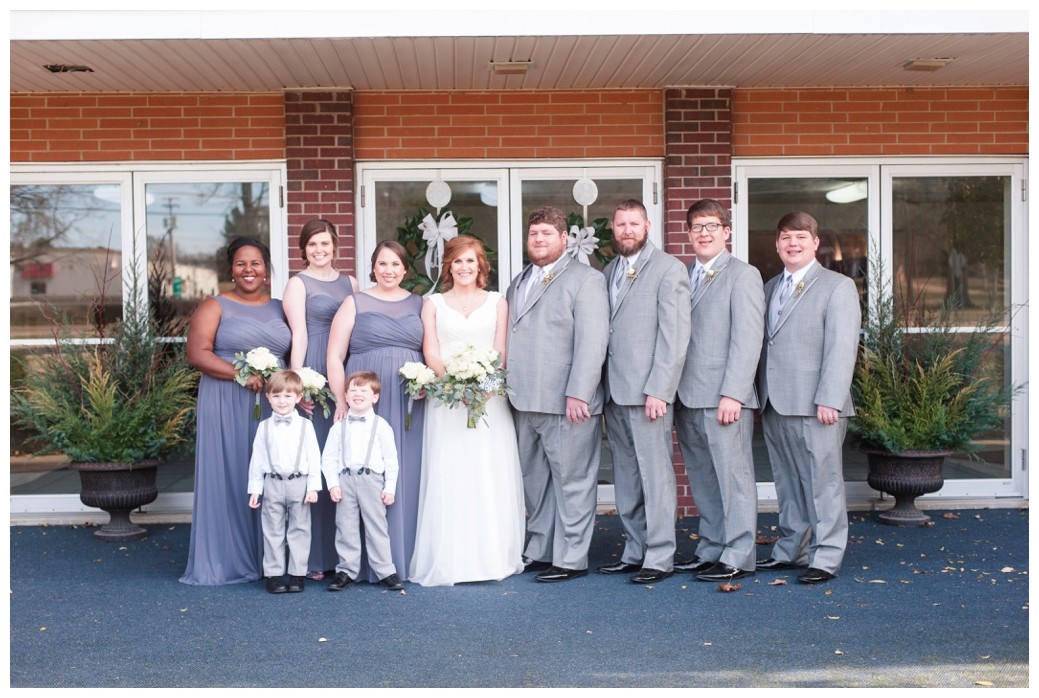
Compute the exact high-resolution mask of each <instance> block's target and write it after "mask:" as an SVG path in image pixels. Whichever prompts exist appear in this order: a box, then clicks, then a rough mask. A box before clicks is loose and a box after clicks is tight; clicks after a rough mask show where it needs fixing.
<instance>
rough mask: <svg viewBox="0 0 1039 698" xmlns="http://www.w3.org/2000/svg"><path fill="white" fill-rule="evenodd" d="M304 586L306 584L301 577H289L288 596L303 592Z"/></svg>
mask: <svg viewBox="0 0 1039 698" xmlns="http://www.w3.org/2000/svg"><path fill="white" fill-rule="evenodd" d="M304 584H306V582H305V581H304V580H303V577H294V576H292V575H290V576H289V586H288V589H287V591H288V592H289V593H290V594H295V593H297V592H300V591H303V585H304Z"/></svg>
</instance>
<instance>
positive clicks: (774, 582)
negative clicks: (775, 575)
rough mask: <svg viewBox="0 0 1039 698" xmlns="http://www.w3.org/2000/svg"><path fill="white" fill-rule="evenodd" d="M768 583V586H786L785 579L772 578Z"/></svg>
mask: <svg viewBox="0 0 1039 698" xmlns="http://www.w3.org/2000/svg"><path fill="white" fill-rule="evenodd" d="M768 585H769V586H770V587H782V586H786V580H785V579H773V580H772V581H771V582H769V583H768Z"/></svg>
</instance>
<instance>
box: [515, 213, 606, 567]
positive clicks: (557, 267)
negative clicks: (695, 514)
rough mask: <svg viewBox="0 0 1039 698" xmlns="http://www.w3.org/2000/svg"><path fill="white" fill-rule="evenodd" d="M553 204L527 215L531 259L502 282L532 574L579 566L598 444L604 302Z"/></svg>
mask: <svg viewBox="0 0 1039 698" xmlns="http://www.w3.org/2000/svg"><path fill="white" fill-rule="evenodd" d="M567 238H568V236H567V230H566V218H565V217H564V216H563V212H562V211H560V210H559V209H556V208H551V207H544V208H539V209H535V210H534V211H532V212H531V214H530V216H529V218H528V219H527V257H528V258H529V259H530V264H529V265H528V266H527V267H526V269H524V270H523V272H522V273H520V274H519V275H518V276H517V277H516V278H515V279H514V280H513V282H512V285H510V286H509V290H508V294H507V296H506V298H507V299H508V302H509V336H508V353H507V356H508V362H509V363H508V368H509V385H511V386H512V388H513V392H512V394H511V395H510V396H509V401H510V402H511V403H512V406H513V408H514V410H515V422H516V437H517V442H518V444H519V456H520V464H521V467H522V469H523V492H524V495H525V497H526V503H527V514H528V516H527V532H528V533H529V534H530V542H529V543H528V544H527V548H526V550H525V551H524V563H525V567H524V571H525V572H530V571H539V572H540V573H539V574H538V575H537V576H536V577H535V579H537V581H539V582H564V581H567V580H570V579H575V578H577V577H583V576H585V575H586V574H588V548H589V546H590V545H591V542H592V529H593V526H594V523H595V504H596V490H597V484H598V478H597V474H598V471H599V452H600V446H601V443H602V418H601V416H600V415H602V409H603V390H602V385H601V381H602V365H603V360H604V359H605V358H606V343H607V332H608V328H609V320H608V314H609V305H608V300H607V298H606V281H605V280H604V279H603V275H602V274H601V273H599V272H598V271H596V270H595V269H592V268H591V267H590V266H587V265H585V264H582V263H580V262H578V261H577V260H575V259H573V258H572V257H571V256H570V255H567V254H565V253H566V247H567Z"/></svg>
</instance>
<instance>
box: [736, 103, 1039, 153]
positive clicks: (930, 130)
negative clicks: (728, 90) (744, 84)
mask: <svg viewBox="0 0 1039 698" xmlns="http://www.w3.org/2000/svg"><path fill="white" fill-rule="evenodd" d="M732 113H733V127H732V131H733V136H732V140H733V154H734V155H737V156H779V155H788V156H794V155H801V156H827V155H1026V154H1027V153H1028V88H1027V87H957V88H926V89H920V88H911V87H902V88H894V87H879V88H869V89H863V88H848V89H832V88H831V89H777V90H773V89H762V90H736V91H734V92H733V97H732Z"/></svg>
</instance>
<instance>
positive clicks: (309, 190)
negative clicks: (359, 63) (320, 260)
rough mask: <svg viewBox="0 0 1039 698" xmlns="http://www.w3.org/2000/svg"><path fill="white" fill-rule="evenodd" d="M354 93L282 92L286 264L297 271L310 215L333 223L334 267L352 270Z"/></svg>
mask: <svg viewBox="0 0 1039 698" xmlns="http://www.w3.org/2000/svg"><path fill="white" fill-rule="evenodd" d="M353 109H354V95H353V93H352V92H349V91H320V92H310V91H301V92H287V93H286V94H285V159H286V169H287V172H288V175H287V176H288V183H287V196H286V206H287V213H288V225H289V231H288V233H289V242H288V246H289V250H290V252H289V270H290V271H299V270H300V269H302V268H303V261H302V259H301V257H300V253H299V250H298V245H299V230H300V228H301V227H302V226H303V224H304V223H306V222H307V221H309V220H311V219H312V218H325V219H327V220H329V221H331V222H332V223H333V224H334V225H335V226H336V233H337V235H338V238H339V245H338V249H337V252H336V257H337V259H338V260H340V261H339V262H337V267H338V268H339V269H340V270H342V271H346V272H347V273H350V274H355V275H356V273H357V272H356V270H357V259H356V249H357V245H356V232H355V231H356V228H355V222H354V137H353V118H354V111H353Z"/></svg>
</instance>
